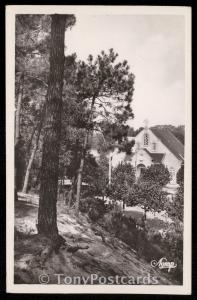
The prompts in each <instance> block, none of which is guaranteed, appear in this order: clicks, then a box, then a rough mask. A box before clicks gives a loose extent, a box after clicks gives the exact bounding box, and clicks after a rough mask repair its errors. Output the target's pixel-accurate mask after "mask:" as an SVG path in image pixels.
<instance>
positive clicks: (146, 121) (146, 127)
mask: <svg viewBox="0 0 197 300" xmlns="http://www.w3.org/2000/svg"><path fill="white" fill-rule="evenodd" d="M148 124H149V121H148V119H145V120H144V129H146V130H147V129H148Z"/></svg>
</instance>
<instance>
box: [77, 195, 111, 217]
mask: <svg viewBox="0 0 197 300" xmlns="http://www.w3.org/2000/svg"><path fill="white" fill-rule="evenodd" d="M79 210H80V211H81V212H83V213H87V214H88V217H89V218H90V219H91V220H92V221H94V222H96V221H98V220H99V219H100V218H101V217H103V215H104V214H105V213H106V212H107V205H106V204H105V201H104V200H102V199H100V198H96V197H95V198H94V197H87V198H83V199H81V201H80V205H79Z"/></svg>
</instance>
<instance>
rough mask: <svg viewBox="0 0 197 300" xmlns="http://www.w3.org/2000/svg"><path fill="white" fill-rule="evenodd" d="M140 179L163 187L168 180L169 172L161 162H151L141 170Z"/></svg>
mask: <svg viewBox="0 0 197 300" xmlns="http://www.w3.org/2000/svg"><path fill="white" fill-rule="evenodd" d="M140 181H145V182H150V183H152V184H153V183H154V184H157V185H159V186H160V187H164V186H165V185H166V184H167V183H168V182H169V181H170V173H169V171H168V169H167V167H165V166H164V165H163V164H153V165H151V166H150V167H147V168H146V169H144V170H143V172H142V175H141V177H140Z"/></svg>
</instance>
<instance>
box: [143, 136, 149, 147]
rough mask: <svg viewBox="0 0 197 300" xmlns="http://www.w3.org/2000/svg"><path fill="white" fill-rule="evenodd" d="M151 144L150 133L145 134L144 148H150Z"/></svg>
mask: <svg viewBox="0 0 197 300" xmlns="http://www.w3.org/2000/svg"><path fill="white" fill-rule="evenodd" d="M148 144H149V136H148V133H145V134H144V146H148Z"/></svg>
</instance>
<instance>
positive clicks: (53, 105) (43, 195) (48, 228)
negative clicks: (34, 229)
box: [38, 15, 66, 239]
mask: <svg viewBox="0 0 197 300" xmlns="http://www.w3.org/2000/svg"><path fill="white" fill-rule="evenodd" d="M51 18H52V23H51V52H50V74H49V83H48V91H47V102H46V117H45V126H44V140H43V154H42V166H41V178H40V181H41V184H40V201H39V210H38V233H40V234H44V235H45V236H48V237H49V238H52V239H53V238H56V237H57V235H58V228H57V207H56V204H57V189H58V167H59V148H60V138H61V111H62V88H63V73H64V33H65V22H66V16H63V15H52V16H51Z"/></svg>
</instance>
